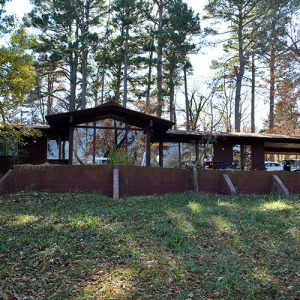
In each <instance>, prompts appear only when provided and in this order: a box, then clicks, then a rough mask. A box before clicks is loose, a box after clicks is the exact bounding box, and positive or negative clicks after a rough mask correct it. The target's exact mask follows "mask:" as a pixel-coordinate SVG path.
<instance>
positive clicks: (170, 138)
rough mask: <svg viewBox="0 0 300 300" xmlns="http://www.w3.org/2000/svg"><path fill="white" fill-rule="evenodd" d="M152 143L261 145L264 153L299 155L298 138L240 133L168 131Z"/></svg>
mask: <svg viewBox="0 0 300 300" xmlns="http://www.w3.org/2000/svg"><path fill="white" fill-rule="evenodd" d="M151 140H152V141H153V142H157V141H163V142H174V143H179V142H181V143H191V142H199V143H207V142H208V143H211V144H212V143H218V142H228V143H231V144H252V145H253V144H261V145H263V146H264V151H265V153H272V154H274V153H278V154H280V153H284V154H300V136H288V135H278V134H264V133H242V132H241V133H240V132H214V133H209V132H200V131H183V130H168V131H167V132H165V133H162V134H154V135H153V137H152V139H151Z"/></svg>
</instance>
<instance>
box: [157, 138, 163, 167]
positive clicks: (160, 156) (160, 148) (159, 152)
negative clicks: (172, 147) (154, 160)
mask: <svg viewBox="0 0 300 300" xmlns="http://www.w3.org/2000/svg"><path fill="white" fill-rule="evenodd" d="M158 157H159V166H160V167H161V168H162V167H163V166H164V142H163V141H159V144H158Z"/></svg>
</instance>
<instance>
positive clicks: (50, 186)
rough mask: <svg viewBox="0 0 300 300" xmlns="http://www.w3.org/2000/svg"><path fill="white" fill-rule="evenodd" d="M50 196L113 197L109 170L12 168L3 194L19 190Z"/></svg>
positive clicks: (110, 168)
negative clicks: (94, 194)
mask: <svg viewBox="0 0 300 300" xmlns="http://www.w3.org/2000/svg"><path fill="white" fill-rule="evenodd" d="M28 189H33V190H38V191H50V192H70V191H81V192H98V193H102V194H104V195H107V196H112V167H111V166H102V167H98V166H65V165H62V166H60V165H53V166H26V165H24V166H22V165H20V166H15V172H14V176H13V177H10V178H9V180H8V181H7V182H5V186H2V191H3V192H18V191H22V190H28Z"/></svg>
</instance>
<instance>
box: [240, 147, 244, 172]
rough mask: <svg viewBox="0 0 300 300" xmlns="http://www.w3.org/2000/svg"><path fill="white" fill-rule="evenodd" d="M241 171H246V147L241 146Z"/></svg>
mask: <svg viewBox="0 0 300 300" xmlns="http://www.w3.org/2000/svg"><path fill="white" fill-rule="evenodd" d="M240 151H241V152H240V154H241V170H245V145H244V144H241V149H240Z"/></svg>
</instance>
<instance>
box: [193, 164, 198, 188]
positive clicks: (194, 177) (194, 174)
mask: <svg viewBox="0 0 300 300" xmlns="http://www.w3.org/2000/svg"><path fill="white" fill-rule="evenodd" d="M193 186H194V192H196V193H198V192H199V183H198V169H197V165H196V164H194V166H193Z"/></svg>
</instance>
